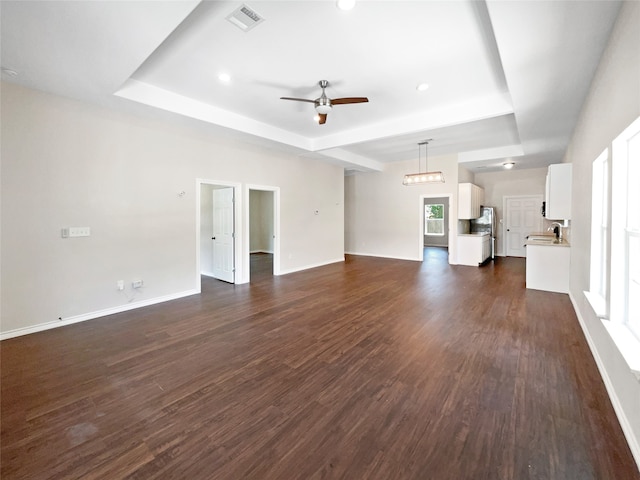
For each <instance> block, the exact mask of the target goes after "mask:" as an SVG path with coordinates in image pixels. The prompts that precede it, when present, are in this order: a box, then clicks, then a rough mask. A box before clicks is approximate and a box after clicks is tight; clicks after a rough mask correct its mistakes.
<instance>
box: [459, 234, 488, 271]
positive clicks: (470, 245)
mask: <svg viewBox="0 0 640 480" xmlns="http://www.w3.org/2000/svg"><path fill="white" fill-rule="evenodd" d="M490 256H491V236H490V235H489V233H488V232H477V233H460V234H458V264H459V265H469V266H472V267H477V266H478V265H480V264H482V263H483V262H484V261H485V260H487V259H488V258H489V257H490Z"/></svg>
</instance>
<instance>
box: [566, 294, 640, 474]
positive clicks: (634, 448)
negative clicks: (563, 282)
mask: <svg viewBox="0 0 640 480" xmlns="http://www.w3.org/2000/svg"><path fill="white" fill-rule="evenodd" d="M569 298H570V299H571V303H572V304H573V310H574V311H575V312H576V317H578V323H580V328H582V333H584V337H585V338H586V339H587V344H588V345H589V349H590V350H591V355H593V358H594V360H595V361H596V365H597V366H598V371H599V372H600V376H601V377H602V381H603V382H604V386H605V388H606V389H607V393H608V394H609V399H610V400H611V404H612V405H613V410H614V411H615V412H616V416H617V417H618V422H619V423H620V427H621V428H622V432H623V433H624V436H625V438H626V440H627V444H628V445H629V449H630V450H631V454H632V455H633V458H634V459H635V461H636V464H637V465H638V469H640V443H638V439H637V438H636V437H635V435H634V434H633V429H632V428H631V424H630V423H629V419H628V418H627V416H626V414H625V412H624V409H623V408H622V405H621V404H620V400H619V399H618V395H617V394H616V391H615V389H614V388H613V383H612V382H611V378H610V377H609V374H608V373H607V370H606V369H605V367H604V363H603V362H602V359H601V358H600V354H599V353H598V350H597V349H596V346H595V343H594V341H593V339H592V338H591V335H590V334H589V330H588V329H587V326H586V323H585V321H584V318H582V314H581V313H580V309H579V308H578V306H577V304H576V301H575V299H574V298H573V295H571V293H569Z"/></svg>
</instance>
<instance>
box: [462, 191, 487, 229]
mask: <svg viewBox="0 0 640 480" xmlns="http://www.w3.org/2000/svg"><path fill="white" fill-rule="evenodd" d="M483 203H484V189H482V188H481V187H479V186H477V185H474V184H473V183H459V184H458V218H459V219H461V220H469V219H472V218H479V217H480V207H481V206H482V204H483Z"/></svg>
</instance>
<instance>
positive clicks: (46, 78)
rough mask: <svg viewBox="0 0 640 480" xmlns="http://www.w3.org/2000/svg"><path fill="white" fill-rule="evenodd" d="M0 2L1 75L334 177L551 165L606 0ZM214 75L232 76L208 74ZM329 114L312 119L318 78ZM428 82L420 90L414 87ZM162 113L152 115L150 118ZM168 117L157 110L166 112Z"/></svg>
mask: <svg viewBox="0 0 640 480" xmlns="http://www.w3.org/2000/svg"><path fill="white" fill-rule="evenodd" d="M244 3H245V4H246V5H248V6H249V7H250V8H252V9H253V10H254V11H255V12H256V13H258V14H259V15H260V16H261V17H263V18H264V21H263V22H262V23H260V24H258V25H256V26H255V27H254V28H253V29H251V30H249V31H247V32H244V31H242V30H241V29H239V28H238V27H237V26H235V25H233V24H232V23H230V22H229V21H228V20H226V17H227V16H228V15H229V14H230V13H232V12H233V11H234V10H235V9H237V8H238V7H239V6H241V5H242V2H229V1H224V2H222V1H203V2H200V1H196V0H183V1H149V2H144V1H122V2H115V1H82V2H80V1H79V2H69V1H43V2H36V1H30V2H25V1H15V2H14V1H4V0H3V1H2V2H1V3H0V8H1V10H0V14H1V22H2V23H1V35H2V37H1V40H2V43H1V48H2V50H1V60H2V67H3V69H11V70H14V71H15V72H17V75H15V76H11V75H8V74H7V73H6V72H3V74H2V78H3V80H5V81H10V82H15V83H20V84H23V85H26V86H29V87H32V88H36V89H40V90H44V91H49V92H53V93H57V94H61V95H65V96H69V97H74V98H79V99H82V100H85V101H94V102H98V103H102V104H105V103H106V104H109V105H111V106H113V107H115V108H119V107H124V108H126V104H130V103H131V102H132V101H133V102H137V103H138V104H144V105H148V106H150V108H151V109H153V111H156V112H158V114H161V113H162V112H161V111H164V112H166V111H170V112H175V113H177V114H179V115H183V116H187V117H191V118H194V119H196V120H197V121H199V122H204V123H203V125H208V127H207V128H211V129H212V130H217V131H223V132H224V131H229V130H228V129H231V130H234V131H236V135H237V134H238V132H239V134H240V135H242V136H243V137H244V138H247V139H249V140H252V141H255V140H256V138H258V139H260V141H261V142H263V143H264V142H266V143H268V144H269V147H270V148H283V149H286V150H288V151H291V150H293V151H297V152H299V154H301V155H304V156H307V157H311V158H314V159H318V160H325V161H331V162H333V163H337V164H340V165H343V166H344V167H345V168H346V169H347V170H356V171H357V170H361V171H370V170H381V169H383V168H384V165H385V164H386V163H388V162H395V161H403V160H408V159H416V158H418V146H417V144H418V142H420V141H422V140H424V139H426V138H431V139H433V141H432V142H430V144H429V155H430V156H433V155H443V154H457V155H458V161H459V162H460V163H461V164H463V165H464V166H465V167H467V168H469V169H470V170H472V171H490V170H495V169H498V168H500V167H501V165H502V163H503V162H505V161H507V160H513V161H515V162H516V168H534V167H541V166H546V165H548V164H551V163H557V162H559V161H561V160H562V156H563V154H564V151H565V149H566V147H567V142H568V140H569V138H570V136H571V133H572V131H573V128H574V126H575V122H576V119H577V117H578V114H579V112H580V108H581V106H582V103H583V101H584V98H585V95H586V92H587V90H588V88H589V85H590V83H591V79H592V77H593V74H594V71H595V68H596V66H597V64H598V61H599V59H600V56H601V54H602V51H603V49H604V47H605V45H606V42H607V39H608V37H609V34H610V31H611V28H612V26H613V23H614V21H615V18H616V16H617V13H618V11H619V8H620V2H618V1H594V0H585V1H575V0H571V1H561V0H556V1H538V0H534V1H493V0H488V1H486V2H485V1H482V0H477V1H476V0H469V1H465V0H458V1H371V0H370V1H366V0H360V1H357V2H356V6H355V8H354V9H353V10H351V11H347V12H345V11H342V10H339V9H338V8H336V4H335V2H334V1H333V0H326V1H261V0H247V1H246V2H244ZM220 73H227V74H229V75H230V76H231V81H230V82H229V83H227V84H224V83H221V82H220V81H219V80H218V74H220ZM321 79H326V80H329V82H330V86H329V88H328V89H327V95H328V96H329V97H330V98H338V97H351V96H366V97H368V98H369V103H362V104H353V105H336V106H334V108H333V111H332V112H331V113H329V115H328V119H327V123H326V124H325V125H318V124H317V123H316V122H314V121H313V114H314V113H315V112H314V110H313V105H312V104H310V103H302V102H291V101H285V100H280V97H282V96H289V97H302V98H308V99H315V98H316V97H318V96H319V95H320V88H319V87H318V81H319V80H321ZM421 82H426V83H428V84H429V88H428V89H427V90H426V91H418V90H417V89H416V86H417V85H418V84H419V83H421ZM157 109H160V110H157ZM164 115H166V114H164Z"/></svg>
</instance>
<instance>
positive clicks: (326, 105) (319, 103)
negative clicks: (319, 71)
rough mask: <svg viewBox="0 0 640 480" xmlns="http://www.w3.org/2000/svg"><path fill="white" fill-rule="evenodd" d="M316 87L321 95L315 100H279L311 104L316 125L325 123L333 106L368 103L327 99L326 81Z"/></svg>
mask: <svg viewBox="0 0 640 480" xmlns="http://www.w3.org/2000/svg"><path fill="white" fill-rule="evenodd" d="M318 85H319V86H320V88H321V89H322V94H321V95H320V96H319V97H318V98H316V99H315V100H310V99H308V98H293V97H280V99H281V100H293V101H294V102H307V103H313V104H314V107H315V109H316V112H318V124H320V125H324V124H325V123H326V122H327V113H329V112H331V110H332V108H333V106H334V105H346V104H349V103H366V102H368V101H369V99H368V98H367V97H345V98H333V99H331V98H329V97H327V94H326V92H325V89H326V88H327V87H328V86H329V82H328V81H327V80H320V81H319V82H318Z"/></svg>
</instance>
